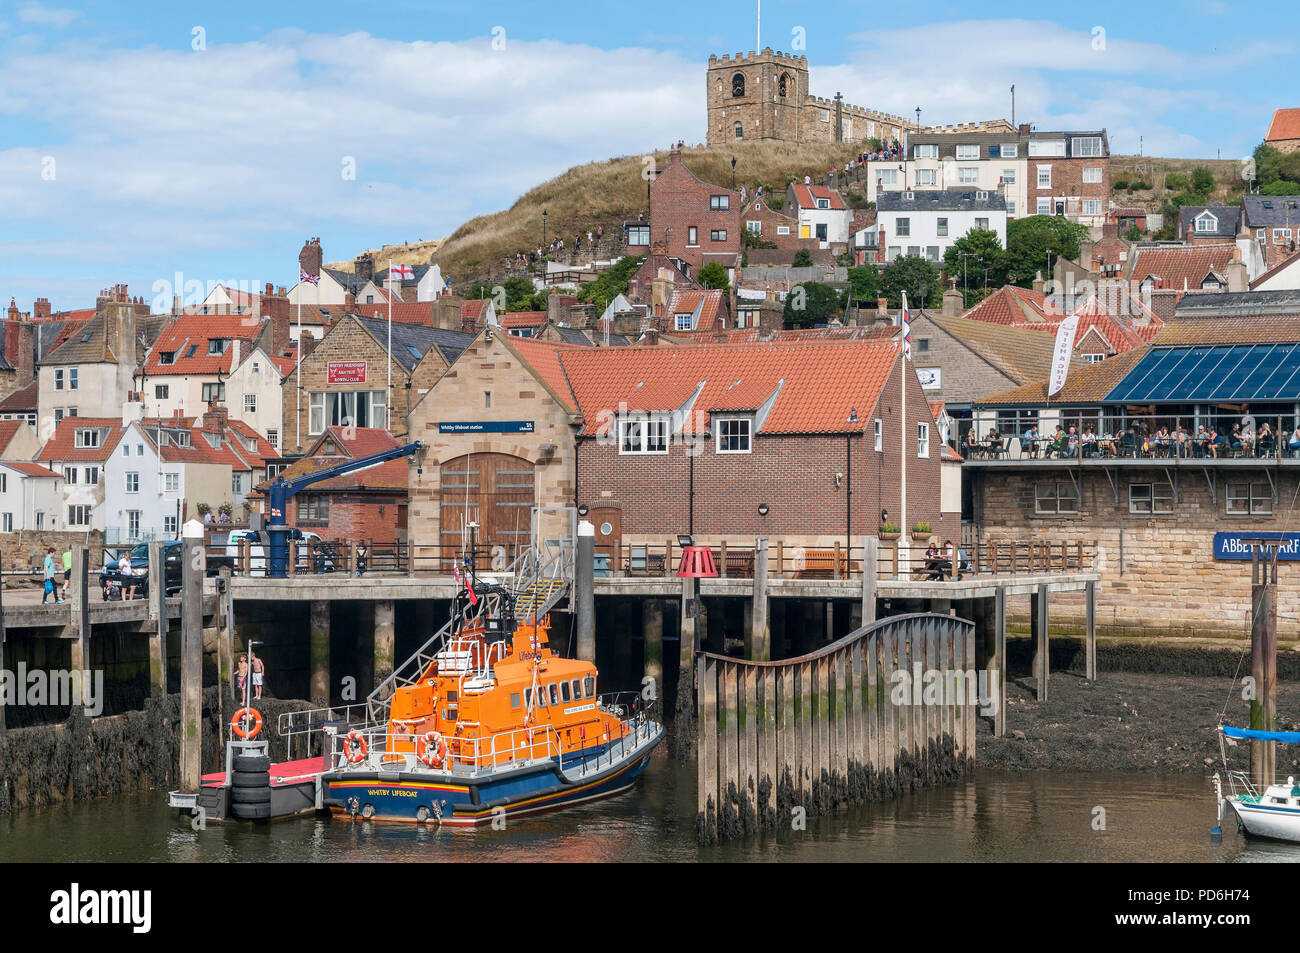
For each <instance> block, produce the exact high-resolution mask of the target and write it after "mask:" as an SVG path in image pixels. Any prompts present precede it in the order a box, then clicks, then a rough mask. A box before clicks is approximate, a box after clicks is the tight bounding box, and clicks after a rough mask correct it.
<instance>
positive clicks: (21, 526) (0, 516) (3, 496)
mask: <svg viewBox="0 0 1300 953" xmlns="http://www.w3.org/2000/svg"><path fill="white" fill-rule="evenodd" d="M60 482H61V477H60V476H59V475H58V474H57V473H55V472H54V471H53V470H50V469H49V468H47V467H43V466H41V465H40V464H39V463H31V462H27V461H17V460H0V533H14V532H18V531H20V530H38V531H39V530H46V529H51V530H53V529H58V528H59V525H60V523H59V513H60V512H61V510H62V506H61V503H62V497H61V495H60V493H59V484H60Z"/></svg>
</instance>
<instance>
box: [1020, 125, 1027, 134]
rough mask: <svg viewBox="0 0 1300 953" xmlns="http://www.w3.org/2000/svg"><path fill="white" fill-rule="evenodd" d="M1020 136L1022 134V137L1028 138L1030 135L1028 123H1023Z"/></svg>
mask: <svg viewBox="0 0 1300 953" xmlns="http://www.w3.org/2000/svg"><path fill="white" fill-rule="evenodd" d="M1020 134H1021V135H1022V136H1027V135H1029V123H1027V122H1022V123H1021V124H1020Z"/></svg>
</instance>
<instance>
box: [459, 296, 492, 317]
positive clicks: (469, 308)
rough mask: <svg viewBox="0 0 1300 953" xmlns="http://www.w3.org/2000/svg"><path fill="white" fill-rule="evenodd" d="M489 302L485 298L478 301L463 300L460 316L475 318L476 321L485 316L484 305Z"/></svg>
mask: <svg viewBox="0 0 1300 953" xmlns="http://www.w3.org/2000/svg"><path fill="white" fill-rule="evenodd" d="M485 304H487V301H486V300H484V299H479V300H476V301H462V302H461V303H460V316H461V317H462V318H473V319H474V320H475V321H477V320H479V319H480V318H481V317H483V306H484V305H485Z"/></svg>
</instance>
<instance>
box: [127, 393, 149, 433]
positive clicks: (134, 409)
mask: <svg viewBox="0 0 1300 953" xmlns="http://www.w3.org/2000/svg"><path fill="white" fill-rule="evenodd" d="M139 396H140V395H139V394H131V395H130V397H129V398H128V399H127V400H124V401H123V402H122V426H123V427H125V426H127V425H128V424H132V423H135V422H136V421H137V420H144V401H141V400H137V399H136V398H138V397H139Z"/></svg>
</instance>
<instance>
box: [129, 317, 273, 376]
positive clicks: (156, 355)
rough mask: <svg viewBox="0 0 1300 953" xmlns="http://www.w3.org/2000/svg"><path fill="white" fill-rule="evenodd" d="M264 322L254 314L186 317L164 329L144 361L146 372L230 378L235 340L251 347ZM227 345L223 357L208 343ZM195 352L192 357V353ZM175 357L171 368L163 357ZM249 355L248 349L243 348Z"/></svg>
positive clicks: (173, 321) (174, 321) (168, 323)
mask: <svg viewBox="0 0 1300 953" xmlns="http://www.w3.org/2000/svg"><path fill="white" fill-rule="evenodd" d="M261 324H262V321H261V318H260V317H258V316H257V315H253V314H243V315H224V314H184V315H181V316H180V317H178V318H175V319H174V320H171V321H168V322H167V324H165V325H164V326H163V330H162V333H161V334H160V335H158V340H157V342H155V344H154V346H153V347H152V348H151V349H150V351H149V356H148V357H147V358H146V359H145V362H144V370H145V373H146V374H149V375H150V376H157V375H162V376H166V375H172V374H217V373H222V374H229V373H230V371H231V362H232V360H233V359H234V348H232V347H231V346H230V343H229V342H231V341H232V340H240V341H242V342H245V343H247V344H249V345H251V344H252V343H253V341H254V340H255V339H256V338H257V334H258V332H259V331H260V330H261ZM213 340H224V341H226V342H227V343H226V347H225V350H224V351H223V352H222V353H220V354H209V353H208V348H209V343H208V342H209V341H213ZM191 352H192V353H191ZM167 353H170V354H172V355H173V358H172V362H171V363H170V364H164V363H162V361H161V355H163V354H167ZM244 353H245V354H247V353H248V350H247V348H244Z"/></svg>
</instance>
